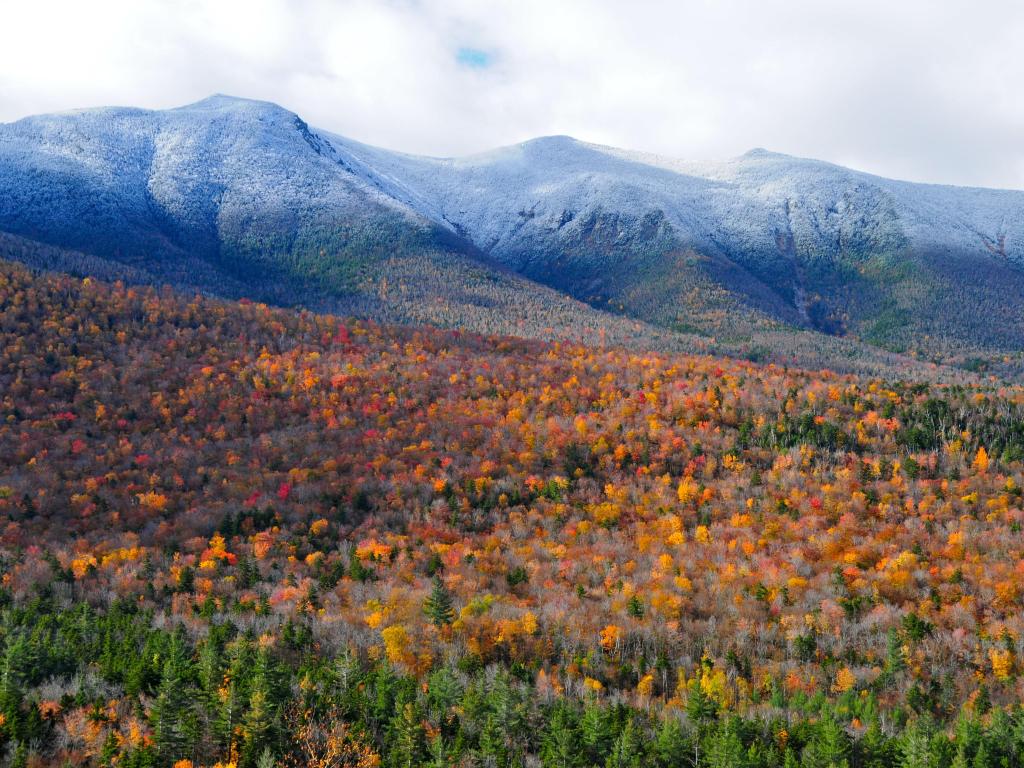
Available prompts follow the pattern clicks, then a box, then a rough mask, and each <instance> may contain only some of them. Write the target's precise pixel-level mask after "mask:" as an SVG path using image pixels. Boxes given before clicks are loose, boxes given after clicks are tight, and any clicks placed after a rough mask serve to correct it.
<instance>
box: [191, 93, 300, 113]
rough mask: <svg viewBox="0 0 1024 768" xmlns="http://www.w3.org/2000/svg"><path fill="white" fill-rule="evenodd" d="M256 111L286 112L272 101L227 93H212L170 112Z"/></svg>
mask: <svg viewBox="0 0 1024 768" xmlns="http://www.w3.org/2000/svg"><path fill="white" fill-rule="evenodd" d="M244 109H256V110H266V111H273V112H288V110H287V109H285V108H284V107H282V106H280V105H278V104H275V103H274V102H272V101H263V100H260V99H247V98H244V97H242V96H232V95H230V94H227V93H214V94H212V95H210V96H207V97H206V98H205V99H200V100H199V101H195V102H192V103H191V104H184V105H182V106H180V107H175V108H174V109H173V110H171V111H175V112H177V111H182V112H199V111H223V110H244Z"/></svg>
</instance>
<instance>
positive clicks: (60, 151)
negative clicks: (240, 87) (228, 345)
mask: <svg viewBox="0 0 1024 768" xmlns="http://www.w3.org/2000/svg"><path fill="white" fill-rule="evenodd" d="M1022 227H1024V193H1020V192H1009V191H996V190H978V189H958V188H951V187H936V186H928V185H918V184H908V183H903V182H895V181H889V180H886V179H880V178H877V177H873V176H870V175H867V174H862V173H858V172H855V171H850V170H847V169H844V168H840V167H838V166H834V165H829V164H827V163H821V162H816V161H811V160H800V159H796V158H791V157H787V156H784V155H778V154H774V153H770V152H765V151H763V150H755V151H753V152H750V153H748V154H747V155H744V156H743V157H740V158H737V159H735V160H733V161H729V162H726V163H718V164H695V163H684V162H680V161H674V160H669V159H665V158H660V157H655V156H650V155H645V154H642V153H634V152H628V151H624V150H617V149H613V148H609V147H602V146H597V145H593V144H586V143H583V142H579V141H576V140H574V139H571V138H568V137H548V138H543V139H537V140H534V141H530V142H525V143H523V144H520V145H516V146H512V147H505V148H502V149H498V150H494V151H492V152H488V153H484V154H482V155H476V156H472V157H467V158H458V159H436V158H424V157H415V156H410V155H405V154H401V153H397V152H391V151H387V150H382V149H377V148H374V147H370V146H367V145H365V144H361V143H358V142H355V141H352V140H349V139H346V138H344V137H341V136H336V135H333V134H330V133H327V132H324V131H319V130H315V129H312V128H310V127H309V126H308V125H307V124H306V123H305V122H304V121H303V120H302V119H301V118H300V117H299V116H298V115H295V114H294V113H292V112H289V111H287V110H285V109H283V108H281V107H278V106H276V105H273V104H269V103H265V102H254V101H248V100H243V99H235V98H231V97H227V96H214V97H211V98H209V99H206V100H204V101H201V102H198V103H196V104H192V105H188V106H185V107H181V108H178V109H172V110H166V111H147V110H139V109H128V108H107V109H97V110H83V111H77V112H69V113H63V114H56V115H46V116H39V117H33V118H27V119H25V120H21V121H18V122H16V123H11V124H7V125H0V232H2V233H7V235H8V236H13V237H16V238H18V237H20V238H27V239H29V240H32V241H38V242H40V243H44V244H47V245H49V246H53V247H55V248H56V249H58V250H56V251H53V252H48V253H50V256H51V257H52V263H50V262H48V261H47V260H46V259H45V258H41V257H39V254H40V253H41V251H39V250H38V249H36V250H35V251H32V249H31V248H28V249H26V248H25V247H23V244H22V245H18V246H17V247H13V246H11V243H21V241H18V240H13V241H11V240H8V241H4V240H2V239H0V251H2V252H3V253H6V254H7V255H8V256H11V255H12V254H14V258H18V256H17V255H16V252H18V251H19V250H20V251H21V252H28V251H32V252H33V253H35V254H36V255H35V262H34V263H35V264H36V266H56V267H58V268H66V267H62V266H60V265H61V264H62V263H74V264H80V263H83V261H82V258H80V256H74V257H67V256H66V255H59V256H58V255H56V254H64V253H65V252H66V251H68V250H70V251H73V252H79V253H84V254H88V255H89V256H90V257H94V258H100V259H103V260H105V263H107V264H108V266H110V265H120V266H121V267H122V268H123V269H125V270H126V277H129V276H128V271H130V270H134V274H135V275H136V278H139V276H143V277H141V278H139V279H144V280H147V281H152V282H168V283H171V284H172V285H176V286H179V287H189V288H198V289H200V290H203V291H206V292H211V293H217V294H220V295H225V296H229V297H238V296H247V297H250V298H255V299H259V300H263V301H268V302H272V303H278V304H302V305H305V306H310V307H313V308H317V309H324V310H329V311H336V312H350V313H353V314H359V315H361V316H368V317H377V318H381V319H387V320H392V321H399V322H405V321H411V322H433V323H437V324H442V325H457V326H464V327H467V328H470V329H473V330H479V331H488V332H507V333H518V334H524V335H535V336H547V337H551V336H558V335H563V336H564V335H576V336H578V335H584V336H587V335H589V337H591V338H593V337H594V335H595V334H598V333H603V334H604V336H605V338H607V339H608V340H610V341H614V342H616V343H619V342H621V343H633V342H636V343H640V344H647V345H658V346H668V347H670V348H679V349H689V350H707V351H713V352H718V353H723V352H724V353H729V354H740V355H748V356H751V355H753V356H758V357H765V356H767V357H772V356H774V357H776V358H778V357H779V356H780V355H781V356H789V355H792V354H796V355H797V357H798V360H799V361H800V362H801V363H803V364H808V365H816V364H818V363H819V362H820V361H821V360H824V361H826V362H834V363H837V364H839V365H849V364H850V363H849V361H850V360H851V359H856V358H858V357H864V358H865V359H869V360H871V364H872V365H873V364H875V363H876V362H879V361H887V360H888V359H889V358H886V357H885V356H884V355H882V356H881V357H879V355H878V354H877V353H874V352H871V351H869V350H867V349H866V348H865V346H864V344H863V343H861V341H866V342H870V343H871V344H874V345H879V346H884V347H889V348H892V349H897V350H908V351H912V352H914V353H915V354H917V355H918V356H923V357H925V358H927V359H935V360H939V361H953V362H956V361H960V362H963V361H964V360H966V359H967V358H970V357H973V356H981V357H983V358H985V359H986V360H987V362H988V363H989V364H993V363H996V364H999V365H1001V364H1003V358H1004V356H1006V355H1009V356H1010V358H1011V361H1010V367H1011V368H1012V367H1013V366H1014V365H1016V364H1017V363H1016V362H1014V361H1015V360H1017V358H1019V356H1020V351H1021V350H1022V349H1024V324H1022V323H1021V322H1020V319H1019V318H1020V316H1021V312H1022V311H1024V309H1022V308H1024V238H1022V234H1024V232H1022V231H1021V228H1022ZM5 243H6V244H7V247H6V248H5ZM115 268H116V267H115ZM131 279H134V278H131ZM979 307H984V312H979V311H978V308H979ZM843 337H847V338H843ZM1014 355H1016V356H1017V358H1014ZM1017 362H1019V360H1017ZM883 364H887V363H883Z"/></svg>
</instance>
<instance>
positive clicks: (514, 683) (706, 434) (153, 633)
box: [0, 262, 1024, 768]
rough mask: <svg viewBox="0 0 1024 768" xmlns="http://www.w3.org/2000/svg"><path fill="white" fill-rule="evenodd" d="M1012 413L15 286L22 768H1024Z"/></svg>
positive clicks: (735, 370) (990, 405)
mask: <svg viewBox="0 0 1024 768" xmlns="http://www.w3.org/2000/svg"><path fill="white" fill-rule="evenodd" d="M1022 524H1024V387H1017V386H1008V385H1005V384H998V383H995V382H994V381H993V380H984V379H981V378H979V379H977V381H976V383H974V384H964V383H956V384H944V383H942V382H941V381H935V382H929V383H918V382H914V381H897V380H882V379H872V378H867V377H858V376H853V375H839V374H835V373H831V372H829V371H825V370H822V371H805V370H798V369H787V368H785V367H781V366H778V365H759V364H755V363H753V362H749V361H746V360H744V361H736V360H731V359H725V358H717V359H716V358H711V357H688V356H682V355H672V354H667V353H651V354H644V353H642V352H639V351H636V350H625V349H622V348H618V347H615V346H612V345H609V346H607V347H582V346H578V345H576V344H570V343H556V342H540V341H527V340H521V339H514V338H510V337H488V336H482V335H477V334H471V333H466V332H461V333H460V332H458V331H442V330H434V329H429V328H411V327H397V326H396V327H388V326H383V325H377V324H373V323H370V322H367V321H353V320H349V319H346V318H339V317H333V316H327V315H317V314H312V313H308V312H301V311H292V310H284V309H275V308H270V307H268V306H265V305H262V304H257V303H252V302H247V301H241V302H228V301H220V300H214V299H209V298H201V297H195V296H190V295H185V294H182V293H175V292H172V291H170V290H160V289H153V288H141V287H127V286H125V285H123V284H120V283H103V282H99V281H96V280H90V279H85V280H80V279H76V278H72V277H68V276H59V275H53V274H48V273H41V272H31V271H29V270H28V269H26V268H24V267H21V266H16V265H14V264H11V263H5V262H0V573H2V584H0V754H2V755H3V759H4V760H5V761H6V762H7V764H10V765H15V766H43V765H58V766H108V767H112V766H119V767H122V766H123V767H124V768H142V767H143V766H147V767H148V766H166V767H167V768H171V767H172V766H173V768H200V767H204V768H213V766H220V768H225V767H226V766H234V767H235V768H253V767H254V766H258V767H259V768H270V767H271V766H319V767H322V768H328V767H330V766H359V767H360V768H372V767H374V766H384V767H389V766H394V767H395V768H399V767H406V766H409V767H411V766H435V767H437V768H442V767H443V766H495V767H498V766H502V767H505V766H507V767H509V768H511V767H513V766H517V767H518V766H522V767H523V768H526V767H528V766H544V767H545V768H547V767H548V766H550V767H556V766H557V767H559V768H570V767H572V768H589V766H608V768H624V767H625V766H656V767H659V768H669V767H670V766H691V767H692V768H698V767H700V768H704V767H705V766H706V767H707V768H727V767H729V768H731V767H734V766H739V767H741V768H769V767H772V766H786V768H791V767H793V766H809V767H810V766H813V767H818V766H821V767H822V768H824V767H825V766H836V767H838V766H847V767H848V768H852V767H853V766H878V767H879V768H881V767H882V766H905V767H906V768H918V767H919V766H920V767H922V768H923V767H925V766H936V767H938V766H950V765H954V766H958V767H966V766H971V767H977V768H988V767H989V766H991V767H993V768H995V767H996V766H1012V765H1020V764H1022V761H1024V709H1022V708H1021V706H1020V701H1021V698H1022V695H1024V619H1022V616H1021V608H1022V605H1024V583H1022V579H1024V537H1022V532H1021V526H1022Z"/></svg>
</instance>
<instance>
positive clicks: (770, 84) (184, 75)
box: [0, 0, 1024, 188]
mask: <svg viewBox="0 0 1024 768" xmlns="http://www.w3.org/2000/svg"><path fill="white" fill-rule="evenodd" d="M1022 35H1024V6H1021V5H1020V4H1019V3H1016V2H1012V1H1011V0H1005V1H1000V2H992V1H989V2H985V1H984V0H975V1H974V2H965V1H964V0H944V1H943V2H935V0H901V1H900V2H896V3H894V2H891V0H889V1H887V2H882V1H881V0H851V1H849V2H847V1H846V0H843V1H842V2H839V1H838V0H785V1H783V0H748V1H744V2H741V1H740V0H686V1H685V2H672V1H671V0H665V1H664V2H656V1H654V0H633V1H631V2H621V0H560V1H558V2H556V1H555V0H502V1H501V2H480V0H438V1H437V2H434V1H433V0H420V2H415V1H414V0H406V1H402V0H391V1H390V2H387V1H384V2H381V1H378V2H372V1H371V0H343V1H340V2H334V1H332V0H209V1H208V2H204V1H202V0H181V1H180V2H172V0H92V1H91V2H88V3H85V2H81V1H80V0H67V1H65V2H56V1H55V0H36V1H35V2H33V3H18V2H15V0H0V120H12V119H16V118H18V117H21V116H24V115H26V114H31V113H36V112H43V111H53V110H60V109H67V108H71V107H79V106H94V105H99V104H132V105H138V106H146V107H167V106H174V105H178V104H183V103H187V102H190V101H195V100H197V99H200V98H203V97H204V96H207V95H209V94H210V93H213V92H224V93H232V94H237V95H242V96H249V97H254V98H263V99H268V100H270V101H275V102H278V103H280V104H282V105H284V106H286V107H288V108H290V109H293V110H295V111H296V112H298V113H299V114H301V115H302V116H303V117H304V118H305V119H306V120H307V121H309V122H310V123H312V124H313V125H317V126H321V127H323V128H326V129H330V130H334V131H337V132H339V133H343V134H346V135H349V136H352V137H354V138H358V139H360V140H363V141H367V142H370V143H375V144H380V145H383V146H387V147H391V148H396V149H402V150H405V151H409V152H419V153H427V154H440V155H447V154H465V153H468V152H473V151H479V150H483V149H487V148H490V147H493V146H496V145H500V144H507V143H512V142H516V141H520V140H523V139H526V138H530V137H533V136H536V135H544V134H554V133H566V134H570V135H574V136H577V137H579V138H583V139H588V140H593V141H600V142H604V143H609V144H614V145H618V146H624V147H628V148H632V149H643V150H648V151H654V152H660V153H663V154H668V155H674V156H678V157H683V158H687V159H714V158H723V157H729V156H733V155H736V154H739V153H741V152H743V151H745V150H746V149H749V148H750V147H753V146H764V147H768V148H771V149H775V150H779V151H783V152H790V153H792V154H798V155H804V156H811V157H819V158H822V159H827V160H832V161H835V162H839V163H843V164H847V165H851V166H854V167H858V168H862V169H865V170H869V171H873V172H876V173H880V174H883V175H889V176H896V177H902V178H910V179H914V180H924V181H936V182H948V183H958V184H980V185H989V186H1008V187H1018V188H1021V187H1024V141H1022V139H1021V137H1022V136H1024V100H1021V99H1020V98H1019V84H1020V83H1021V82H1024V54H1021V52H1020V51H1021V47H1020V40H1021V39H1022ZM460 49H473V50H476V51H480V52H482V53H484V54H486V55H487V56H488V57H489V59H488V65H487V66H483V67H481V66H466V62H465V61H462V62H460V60H459V51H460ZM463 58H465V57H463Z"/></svg>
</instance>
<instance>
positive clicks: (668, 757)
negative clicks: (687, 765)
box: [652, 717, 690, 768]
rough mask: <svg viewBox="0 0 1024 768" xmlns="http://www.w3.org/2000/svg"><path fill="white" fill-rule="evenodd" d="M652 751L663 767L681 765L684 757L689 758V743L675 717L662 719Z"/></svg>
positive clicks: (669, 767) (670, 767) (668, 767)
mask: <svg viewBox="0 0 1024 768" xmlns="http://www.w3.org/2000/svg"><path fill="white" fill-rule="evenodd" d="M652 751H653V753H654V756H655V758H656V760H657V762H658V765H660V766H664V768H672V767H674V766H677V765H682V764H683V760H684V759H689V752H690V745H689V744H688V743H687V739H686V735H685V734H684V733H683V726H682V724H681V723H680V722H679V720H678V719H677V718H675V717H666V718H665V720H664V721H662V724H661V728H659V729H658V735H657V737H655V739H654V745H653V747H652Z"/></svg>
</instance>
